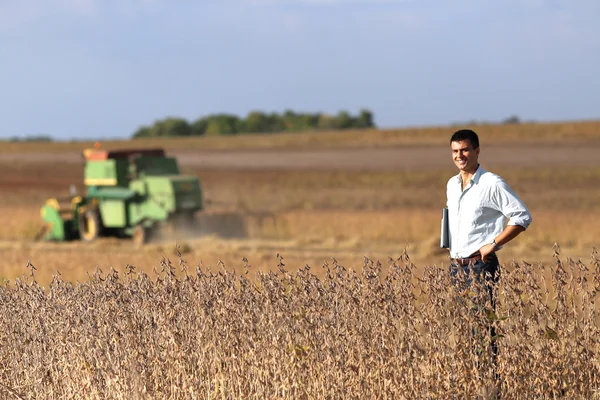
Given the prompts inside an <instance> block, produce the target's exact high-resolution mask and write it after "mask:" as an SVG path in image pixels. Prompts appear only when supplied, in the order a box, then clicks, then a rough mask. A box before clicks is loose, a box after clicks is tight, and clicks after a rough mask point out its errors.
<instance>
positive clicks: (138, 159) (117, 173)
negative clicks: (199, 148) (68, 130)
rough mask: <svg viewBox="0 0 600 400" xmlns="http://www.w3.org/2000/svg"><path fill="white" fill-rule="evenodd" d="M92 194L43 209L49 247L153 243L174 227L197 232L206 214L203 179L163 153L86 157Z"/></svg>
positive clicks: (92, 152)
mask: <svg viewBox="0 0 600 400" xmlns="http://www.w3.org/2000/svg"><path fill="white" fill-rule="evenodd" d="M83 158H84V160H85V169H84V185H85V187H86V191H87V193H85V195H83V196H77V195H75V193H71V196H70V197H68V198H66V199H57V198H51V199H48V200H47V201H46V203H45V204H44V206H43V207H42V209H41V216H42V219H43V221H44V222H45V226H44V229H43V231H42V233H41V235H40V236H41V237H42V238H43V239H44V240H48V241H70V240H84V241H93V240H95V239H96V238H98V237H101V236H117V237H129V238H132V239H133V241H134V242H135V244H137V245H141V244H144V243H147V242H148V240H149V239H150V238H151V237H152V235H153V234H154V233H155V232H156V231H157V230H159V229H161V228H162V227H164V226H167V227H168V226H169V225H170V224H171V223H175V224H177V225H179V224H180V223H183V224H185V225H187V227H188V228H193V226H194V223H195V218H194V216H195V213H196V212H197V211H199V210H202V208H203V198H202V188H201V186H200V182H199V180H198V177H196V176H193V175H182V174H181V173H180V171H179V166H178V164H177V160H176V159H175V158H173V157H168V156H166V155H165V151H164V150H163V149H134V150H113V151H109V150H103V149H99V148H98V147H96V148H94V149H86V150H84V151H83Z"/></svg>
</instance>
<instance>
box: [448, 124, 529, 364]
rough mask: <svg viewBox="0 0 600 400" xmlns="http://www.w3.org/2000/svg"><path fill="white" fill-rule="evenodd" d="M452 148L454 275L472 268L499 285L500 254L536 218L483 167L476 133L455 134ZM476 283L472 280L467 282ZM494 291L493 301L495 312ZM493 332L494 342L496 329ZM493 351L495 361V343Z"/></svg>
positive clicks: (450, 191) (450, 202)
mask: <svg viewBox="0 0 600 400" xmlns="http://www.w3.org/2000/svg"><path fill="white" fill-rule="evenodd" d="M450 147H451V149H452V159H453V160H454V164H455V165H456V166H457V167H458V170H459V173H458V174H457V175H456V176H453V177H452V178H450V180H449V181H448V184H447V186H446V195H447V203H446V205H447V207H448V223H449V232H448V236H449V250H450V259H451V265H450V269H451V276H452V277H453V279H455V278H456V276H457V275H458V274H459V273H460V272H461V271H462V272H464V273H465V276H468V275H469V274H470V273H471V269H472V271H473V273H474V274H475V275H477V276H476V277H475V279H477V280H478V281H480V279H479V278H481V276H482V275H483V277H484V280H485V281H487V282H489V281H490V280H491V281H492V282H493V283H496V282H497V279H498V267H499V262H498V257H497V255H496V252H497V251H498V250H500V249H501V248H502V247H503V246H504V245H506V244H507V243H508V242H510V241H511V240H513V239H514V238H515V237H517V236H518V235H519V234H520V233H521V232H523V231H524V230H526V229H527V228H528V227H529V225H530V224H531V221H532V218H531V213H530V212H529V210H528V209H527V207H526V206H525V204H523V202H522V201H521V200H520V199H519V197H518V196H517V195H516V194H515V193H514V192H513V191H512V189H511V188H510V187H509V186H508V184H507V183H506V182H505V181H504V180H503V179H502V178H501V177H499V176H498V175H496V174H493V173H491V172H488V171H486V170H485V169H483V168H482V167H481V165H480V164H479V153H480V148H479V138H478V136H477V134H476V133H475V132H474V131H472V130H470V129H463V130H459V131H457V132H455V133H454V134H453V135H452V138H451V139H450ZM507 220H508V221H507ZM471 281H472V278H471V277H470V276H469V277H468V278H467V279H466V283H467V284H469V282H471ZM491 286H492V285H490V287H489V289H488V292H489V293H488V295H489V297H488V298H489V300H490V302H491V306H492V308H493V309H495V299H494V298H493V288H492V287H491ZM488 329H489V332H490V335H491V337H492V338H493V337H495V329H494V327H493V324H490V325H489V326H488ZM491 346H492V357H493V359H494V360H495V358H496V356H497V351H498V349H497V345H496V342H495V340H492V343H491ZM494 362H495V361H494Z"/></svg>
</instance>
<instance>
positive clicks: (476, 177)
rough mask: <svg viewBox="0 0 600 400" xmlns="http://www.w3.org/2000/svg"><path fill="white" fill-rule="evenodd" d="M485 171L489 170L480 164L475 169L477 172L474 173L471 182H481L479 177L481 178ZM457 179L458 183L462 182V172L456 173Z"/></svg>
mask: <svg viewBox="0 0 600 400" xmlns="http://www.w3.org/2000/svg"><path fill="white" fill-rule="evenodd" d="M484 172H487V171H486V170H485V169H483V167H482V166H481V164H479V166H478V167H477V170H475V173H474V174H473V177H472V178H471V182H473V185H474V184H476V183H479V178H481V175H483V173H484ZM456 181H457V182H458V183H461V182H462V179H461V177H460V172H459V173H458V174H457V175H456Z"/></svg>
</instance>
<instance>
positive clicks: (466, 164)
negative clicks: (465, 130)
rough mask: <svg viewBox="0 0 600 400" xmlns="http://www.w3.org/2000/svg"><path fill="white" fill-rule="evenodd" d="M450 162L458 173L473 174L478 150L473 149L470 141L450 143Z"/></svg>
mask: <svg viewBox="0 0 600 400" xmlns="http://www.w3.org/2000/svg"><path fill="white" fill-rule="evenodd" d="M451 148H452V160H454V164H455V165H456V166H457V167H458V169H459V170H460V171H465V172H475V170H476V169H477V163H478V158H479V148H477V149H474V148H473V144H472V143H471V141H470V140H461V141H459V142H452V143H451Z"/></svg>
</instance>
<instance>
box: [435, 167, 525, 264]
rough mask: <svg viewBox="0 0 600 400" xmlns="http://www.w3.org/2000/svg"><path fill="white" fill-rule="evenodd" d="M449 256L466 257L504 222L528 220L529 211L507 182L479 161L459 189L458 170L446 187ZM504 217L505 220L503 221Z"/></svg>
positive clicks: (459, 178)
mask: <svg viewBox="0 0 600 400" xmlns="http://www.w3.org/2000/svg"><path fill="white" fill-rule="evenodd" d="M446 195H447V203H446V206H447V207H448V223H449V228H450V229H449V238H450V256H451V257H452V258H462V257H469V256H470V255H472V254H473V253H475V252H477V251H478V250H479V249H480V248H481V247H483V246H484V245H486V244H489V243H492V241H493V240H494V239H495V238H496V237H497V236H498V235H499V234H500V233H501V232H502V231H503V230H504V228H505V226H506V225H521V226H523V227H524V228H525V229H527V227H529V225H530V224H531V221H532V218H531V213H530V212H529V210H528V209H527V207H526V206H525V204H524V203H523V202H522V201H521V200H520V199H519V197H517V195H516V194H515V193H514V192H513V191H512V189H511V188H510V187H509V186H508V184H507V183H506V182H505V181H504V180H503V179H502V178H501V177H500V176H498V175H496V174H493V173H491V172H488V171H486V170H484V169H483V168H482V167H481V165H480V166H479V167H478V168H477V171H476V172H475V174H474V175H473V177H472V178H471V181H470V182H469V184H468V185H467V187H466V188H465V190H464V191H463V190H462V179H461V176H460V173H459V174H457V175H456V176H453V177H452V178H450V180H449V181H448V184H447V187H446ZM507 220H508V221H507Z"/></svg>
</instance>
